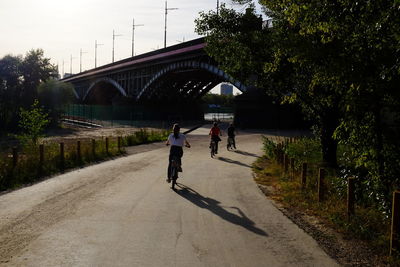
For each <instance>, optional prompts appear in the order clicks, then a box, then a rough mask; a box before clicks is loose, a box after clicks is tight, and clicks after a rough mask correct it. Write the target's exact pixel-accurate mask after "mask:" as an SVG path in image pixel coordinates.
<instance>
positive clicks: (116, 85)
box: [82, 77, 127, 101]
mask: <svg viewBox="0 0 400 267" xmlns="http://www.w3.org/2000/svg"><path fill="white" fill-rule="evenodd" d="M102 83H105V84H109V85H112V86H113V88H115V89H116V90H117V91H118V92H119V93H120V94H121V95H122V96H127V93H126V92H125V90H124V88H122V86H121V85H120V84H119V83H118V82H116V81H115V80H113V79H111V78H108V77H104V78H100V79H97V80H95V81H94V82H92V83H91V84H90V86H89V88H88V89H87V90H86V92H85V95H84V96H83V98H82V101H87V100H88V98H89V95H90V93H91V92H92V91H93V90H95V89H96V87H97V86H99V85H100V84H102ZM106 90H107V89H106Z"/></svg>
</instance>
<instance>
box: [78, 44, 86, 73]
mask: <svg viewBox="0 0 400 267" xmlns="http://www.w3.org/2000/svg"><path fill="white" fill-rule="evenodd" d="M86 53H87V52H83V51H82V48H81V51H80V56H79V72H82V54H86Z"/></svg>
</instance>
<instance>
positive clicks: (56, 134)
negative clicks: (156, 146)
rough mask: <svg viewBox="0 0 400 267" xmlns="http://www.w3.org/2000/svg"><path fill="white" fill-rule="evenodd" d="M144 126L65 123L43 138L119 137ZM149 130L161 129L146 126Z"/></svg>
mask: <svg viewBox="0 0 400 267" xmlns="http://www.w3.org/2000/svg"><path fill="white" fill-rule="evenodd" d="M140 129H142V128H138V127H112V128H111V127H110V128H107V127H103V128H90V129H89V128H82V127H75V126H71V125H63V128H59V129H56V130H52V131H50V132H48V133H47V137H45V138H44V139H43V142H44V143H53V142H59V141H61V140H63V141H66V140H69V139H73V140H76V139H93V138H94V139H101V138H105V137H118V136H127V135H132V134H134V133H135V132H137V131H139V130H140ZM144 129H146V130H148V131H156V130H160V129H158V128H144Z"/></svg>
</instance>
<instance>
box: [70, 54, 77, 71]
mask: <svg viewBox="0 0 400 267" xmlns="http://www.w3.org/2000/svg"><path fill="white" fill-rule="evenodd" d="M75 58H76V57H72V55H71V57H70V63H69V73H70V74H71V75H72V60H73V59H75Z"/></svg>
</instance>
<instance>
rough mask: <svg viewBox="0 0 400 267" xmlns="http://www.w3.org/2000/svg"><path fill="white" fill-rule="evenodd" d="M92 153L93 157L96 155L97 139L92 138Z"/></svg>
mask: <svg viewBox="0 0 400 267" xmlns="http://www.w3.org/2000/svg"><path fill="white" fill-rule="evenodd" d="M92 154H93V157H96V140H95V139H92Z"/></svg>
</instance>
